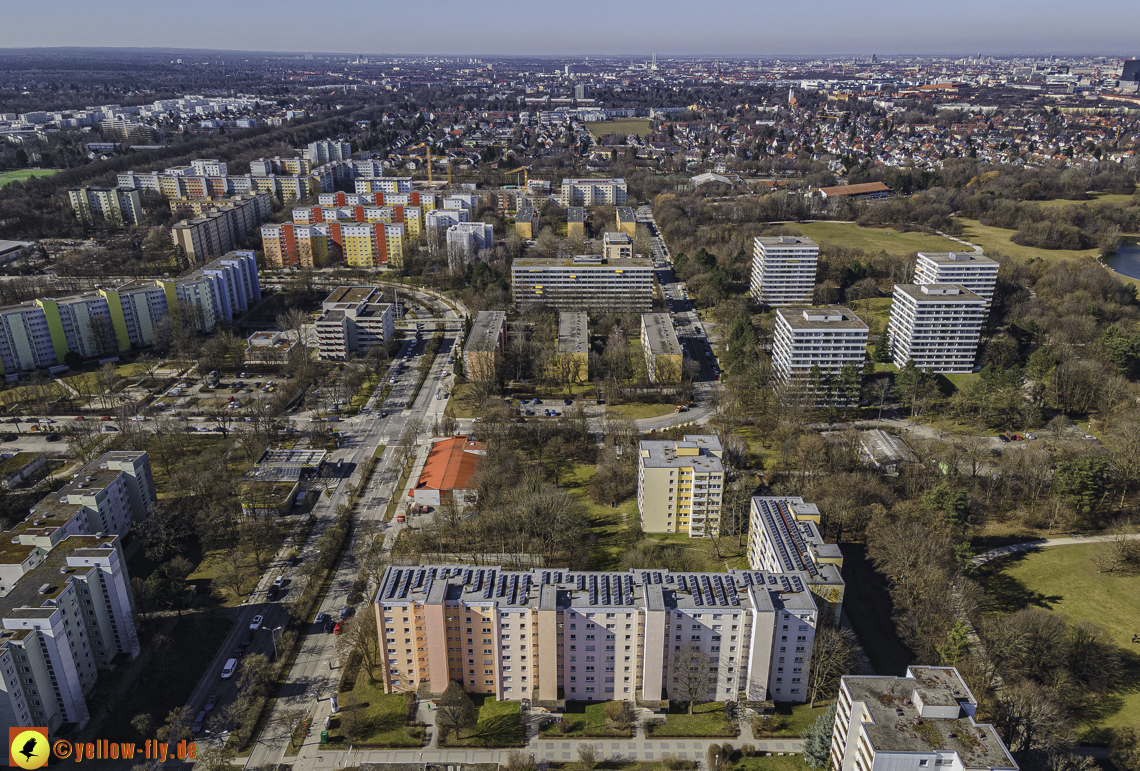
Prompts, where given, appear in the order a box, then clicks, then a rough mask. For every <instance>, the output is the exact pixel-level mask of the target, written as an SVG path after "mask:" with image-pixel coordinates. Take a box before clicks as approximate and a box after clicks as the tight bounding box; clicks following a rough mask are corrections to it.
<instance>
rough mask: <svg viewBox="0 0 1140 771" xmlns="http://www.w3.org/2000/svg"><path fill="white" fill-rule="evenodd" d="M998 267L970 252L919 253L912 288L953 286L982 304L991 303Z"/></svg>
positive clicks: (994, 263) (990, 260)
mask: <svg viewBox="0 0 1140 771" xmlns="http://www.w3.org/2000/svg"><path fill="white" fill-rule="evenodd" d="M997 275H998V263H997V260H993V259H990V258H989V257H986V256H985V255H982V254H975V253H974V252H919V253H918V260H917V262H916V263H915V266H914V283H916V284H957V285H958V286H960V287H963V288H965V289H968V290H969V291H971V292H973V293H974V294H976V295H977V296H978V297H981V298H982V299H983V300H985V301H986V307H987V308H988V307H989V306H990V303H991V302H993V299H994V288H995V287H996V286H997Z"/></svg>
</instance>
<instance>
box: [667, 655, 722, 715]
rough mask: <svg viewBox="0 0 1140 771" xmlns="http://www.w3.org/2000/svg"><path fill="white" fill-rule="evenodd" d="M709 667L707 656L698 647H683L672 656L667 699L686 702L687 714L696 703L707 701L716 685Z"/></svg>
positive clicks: (691, 711) (691, 712) (690, 712)
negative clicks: (671, 671) (670, 678)
mask: <svg viewBox="0 0 1140 771" xmlns="http://www.w3.org/2000/svg"><path fill="white" fill-rule="evenodd" d="M714 677H715V676H714V674H713V672H712V671H711V670H710V667H709V656H708V654H707V653H705V652H704V651H703V650H701V647H700V646H699V645H694V644H692V643H690V644H688V645H685V646H683V647H682V648H681V650H680V651H676V652H675V655H674V656H673V681H672V684H671V686H670V687H669V698H670V699H672V700H674V701H684V702H688V705H689V714H690V715H691V714H693V706H694V705H695V704H696V703H697V702H698V701H704V700H707V699H709V698H710V697H711V696H712V695H713V694H712V692H713V688H714V686H715V685H716V683H715V680H714Z"/></svg>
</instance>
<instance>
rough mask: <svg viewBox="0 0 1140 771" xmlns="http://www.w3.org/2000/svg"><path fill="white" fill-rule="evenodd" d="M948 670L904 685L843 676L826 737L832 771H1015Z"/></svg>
mask: <svg viewBox="0 0 1140 771" xmlns="http://www.w3.org/2000/svg"><path fill="white" fill-rule="evenodd" d="M977 710H978V700H977V699H976V698H974V694H972V693H971V692H970V689H969V688H968V687H967V686H966V683H965V681H963V680H962V676H961V675H960V674H958V670H957V669H954V668H953V667H918V666H912V667H908V668H907V671H906V677H876V676H850V675H849V676H847V677H844V678H843V679H842V681H841V682H840V685H839V699H838V703H837V705H836V709H835V726H834V727H833V728H832V732H831V762H830V763H829V764H828V765H829V768H830V769H832V771H899V769H903V768H904V767H905V768H907V769H934V768H938V767H942V768H947V769H948V770H949V771H1017V762H1016V761H1015V760H1014V759H1013V757H1012V756H1011V755H1010V754H1009V750H1008V749H1007V748H1006V746H1005V744H1004V743H1003V742H1002V740H1001V737H1000V736H998V734H997V731H995V730H994V727H993V726H992V725H989V724H988V723H977V722H975V721H974V716H975V715H976V714H977Z"/></svg>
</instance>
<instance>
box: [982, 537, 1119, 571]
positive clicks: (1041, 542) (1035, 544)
mask: <svg viewBox="0 0 1140 771" xmlns="http://www.w3.org/2000/svg"><path fill="white" fill-rule="evenodd" d="M1114 537H1115V536H1111V535H1093V536H1089V537H1087V538H1086V537H1084V536H1079V537H1066V538H1040V539H1037V540H1035V541H1023V542H1022V543H1011V544H1009V545H1008V546H999V547H998V548H996V549H990V550H989V551H988V552H985V553H984V554H979V555H978V556H976V557H974V559H973V560H972V562H973V563H974V565H976V566H977V565H984V564H986V563H987V562H989V561H990V560H995V559H999V558H1001V557H1006V556H1009V555H1010V554H1017V553H1019V552H1023V551H1032V550H1035V549H1045V548H1048V547H1052V546H1076V545H1079V544H1089V543H1103V542H1104V541H1110V540H1112V539H1113V538H1114ZM1124 537H1125V538H1127V539H1128V540H1130V541H1132V540H1136V539H1140V533H1132V534H1130V535H1126V536H1124Z"/></svg>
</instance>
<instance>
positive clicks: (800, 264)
mask: <svg viewBox="0 0 1140 771" xmlns="http://www.w3.org/2000/svg"><path fill="white" fill-rule="evenodd" d="M818 262H819V246H818V245H817V244H816V243H815V241H812V240H811V239H810V238H804V237H802V236H758V237H757V238H756V240H755V241H754V243H753V246H752V281H751V293H752V299H753V300H755V301H756V302H758V303H760V304H761V305H769V306H781V305H810V304H811V300H812V293H813V292H814V291H815V273H816V266H817V264H818Z"/></svg>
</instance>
